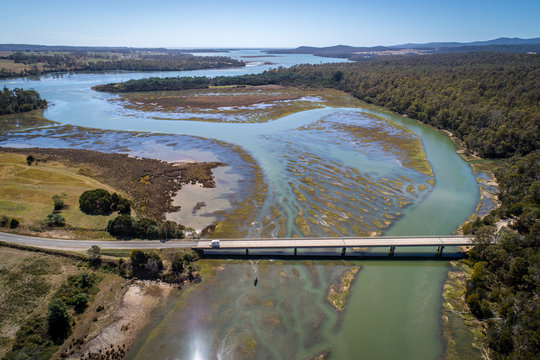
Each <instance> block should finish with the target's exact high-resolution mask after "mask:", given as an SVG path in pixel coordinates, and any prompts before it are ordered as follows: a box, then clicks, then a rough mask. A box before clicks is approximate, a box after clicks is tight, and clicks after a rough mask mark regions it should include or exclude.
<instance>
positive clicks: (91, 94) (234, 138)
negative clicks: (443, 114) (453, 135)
mask: <svg viewBox="0 0 540 360" xmlns="http://www.w3.org/2000/svg"><path fill="white" fill-rule="evenodd" d="M228 55H233V56H235V57H237V58H243V59H246V58H244V56H262V55H263V53H262V52H260V51H258V50H250V51H234V52H232V53H231V54H228ZM256 59H257V62H254V63H251V64H249V66H247V67H245V68H242V69H227V70H204V71H191V72H181V73H105V74H75V75H62V76H45V77H42V78H41V79H39V80H31V79H15V80H6V81H4V82H3V83H2V84H0V85H5V86H7V87H9V88H14V87H23V88H34V89H36V90H38V91H39V92H40V93H41V95H42V97H44V98H46V99H47V100H48V101H50V102H51V106H50V107H49V109H47V110H46V111H45V113H44V116H45V117H46V118H48V119H50V120H54V121H58V122H59V123H61V125H60V126H55V127H49V128H41V129H32V130H28V131H22V132H17V133H10V134H8V135H4V136H1V137H0V145H2V146H18V147H30V146H41V147H76V148H86V149H95V150H101V151H116V152H124V153H129V154H131V155H134V156H146V157H153V158H158V159H162V160H166V161H181V160H185V159H189V160H195V161H216V160H217V161H223V162H225V163H227V164H228V166H227V167H226V168H223V169H221V170H219V173H218V174H219V176H218V178H217V185H218V188H219V189H222V190H221V191H222V192H221V193H219V194H218V195H216V194H211V195H209V198H215V199H216V206H214V207H212V206H210V207H209V209H208V211H215V210H218V208H221V210H223V211H226V209H227V207H230V206H232V204H234V203H238V202H240V201H242V200H245V196H244V195H242V189H243V188H244V187H246V188H247V187H249V184H246V183H245V179H246V177H247V176H248V175H249V174H248V173H247V172H246V170H243V169H242V166H243V165H245V163H244V162H243V160H242V159H241V157H240V156H239V155H238V153H237V152H234V151H232V150H231V149H233V148H234V146H238V147H240V148H241V149H242V151H245V152H247V153H248V154H249V155H250V156H251V157H252V158H253V159H254V161H255V162H256V165H257V166H258V167H259V168H260V169H261V170H262V174H263V178H264V183H265V184H266V186H267V188H266V196H265V197H264V202H263V203H261V204H258V205H257V206H256V207H255V210H256V215H255V218H254V219H253V221H252V222H250V223H248V224H236V227H237V231H238V234H241V235H242V236H300V237H301V236H307V235H311V236H328V235H342V236H347V235H355V234H370V233H383V234H386V235H439V234H440V235H444V234H450V233H451V232H452V231H454V230H455V229H456V228H457V227H458V226H459V225H460V224H461V223H462V222H463V221H464V220H465V219H466V218H467V217H468V216H469V215H470V214H471V213H472V212H473V211H474V208H475V206H476V204H477V203H478V200H479V193H478V185H477V183H476V179H475V177H474V175H473V174H472V171H471V169H470V167H469V166H468V165H467V164H466V163H465V162H464V161H463V160H462V159H461V158H460V157H459V156H458V155H457V154H456V152H455V148H454V146H453V144H452V142H451V141H450V139H448V138H447V137H446V136H444V135H443V134H441V133H440V132H438V131H436V130H434V129H431V128H429V127H427V126H424V125H422V124H419V123H418V122H416V121H414V120H411V119H407V118H403V117H401V116H398V115H395V114H392V113H390V112H386V111H384V110H382V109H379V108H374V107H369V106H365V107H362V108H330V107H326V108H321V109H315V110H309V111H303V112H300V113H296V114H293V115H288V116H286V117H283V118H280V119H278V120H274V121H270V122H266V123H259V124H237V123H224V122H202V121H201V122H197V121H182V120H178V119H177V120H156V119H155V118H153V117H152V116H151V115H150V114H148V113H144V112H142V111H134V110H127V109H125V108H124V107H122V105H121V104H120V103H118V102H116V101H111V100H114V99H115V98H116V97H117V96H116V95H110V94H106V93H98V92H95V91H92V90H91V89H90V87H91V86H93V85H97V84H104V83H110V82H118V81H125V80H129V79H133V78H143V77H147V76H178V75H187V76H190V75H205V76H216V75H237V74H244V73H253V72H260V71H264V70H265V69H268V68H271V67H276V66H280V65H283V66H290V65H293V64H298V63H306V62H309V63H320V62H329V61H342V60H337V59H327V58H317V57H313V56H306V55H302V56H300V55H284V56H279V57H268V58H265V57H260V58H256ZM267 62H272V63H273V64H272V65H269V64H267ZM201 118H202V119H204V114H201ZM68 125H73V126H75V127H71V126H68ZM83 127H84V128H83ZM350 127H355V128H358V127H359V128H361V129H363V130H362V131H363V132H362V134H368V135H369V139H367V138H362V137H359V136H353V135H351V133H350V132H348V131H347V129H349V128H350ZM87 128H93V129H99V130H90V129H87ZM103 130H111V131H103ZM130 131H136V132H138V133H133V132H130ZM140 132H142V133H140ZM386 138H399V139H400V144H401V143H407V144H408V143H410V142H414V141H415V140H417V139H419V140H420V141H421V145H422V147H423V151H424V152H425V156H426V159H427V161H428V162H429V164H430V166H431V169H432V173H427V172H421V171H418V169H415V168H414V167H412V166H408V165H407V159H406V154H404V153H403V151H402V149H401V147H400V146H401V145H399V146H398V145H396V143H395V142H394V143H392V142H390V143H389V142H388V140H387V139H386ZM411 186H412V188H411ZM223 189H224V190H223ZM407 189H408V190H407ZM203 215H204V216H206V217H207V218H210V221H214V220H215V219H216V218H213V217H212V216H213V214H212V213H206V214H203ZM410 251H418V250H410ZM427 251H432V249H427ZM351 265H360V266H362V268H361V270H360V272H359V273H358V275H357V280H356V281H355V282H354V284H353V286H352V288H351V295H350V298H349V300H348V303H347V307H346V309H345V310H344V311H343V312H337V311H335V310H334V309H333V308H331V307H330V306H329V305H328V304H327V302H326V300H325V296H326V292H327V290H328V288H329V286H331V284H333V283H335V281H336V279H337V278H339V276H340V274H341V273H342V272H343V271H344V270H346V269H347V268H349V267H350V266H351ZM205 266H208V268H209V273H210V274H213V275H212V276H210V277H209V279H208V280H207V281H203V283H202V284H200V285H197V286H196V287H194V289H191V290H190V291H188V292H186V293H184V294H183V295H182V296H181V298H180V299H179V301H178V302H177V303H176V304H171V305H170V306H169V308H168V309H166V310H165V311H164V312H163V313H162V315H161V316H160V317H159V318H158V319H156V321H155V322H154V324H153V325H152V327H150V328H148V329H147V331H146V335H145V337H144V338H142V339H141V341H140V343H139V344H138V346H137V347H136V350H135V351H133V352H132V353H131V354H130V356H131V357H132V358H140V359H144V358H148V356H149V355H150V354H154V355H155V354H156V352H158V353H159V354H160V356H159V357H160V358H170V359H176V358H179V359H215V358H218V359H235V358H261V359H263V358H268V359H284V358H288V359H296V358H298V359H303V358H310V357H313V356H316V355H321V354H326V355H327V356H329V357H330V358H332V359H358V358H366V359H375V358H376V359H395V358H400V359H436V358H439V357H440V356H441V355H442V354H443V352H444V343H443V340H442V337H441V321H440V318H441V316H440V311H441V289H442V285H443V282H444V280H445V277H446V273H447V271H448V264H447V263H446V262H440V261H405V262H400V261H358V262H354V263H343V262H341V261H335V262H328V261H325V262H320V263H317V262H315V263H307V262H302V261H294V262H293V261H291V262H285V263H283V262H268V261H266V262H264V261H263V262H260V263H258V264H254V263H253V262H246V261H239V262H209V263H208V264H207V265H205ZM255 276H258V278H259V281H260V284H259V285H258V286H257V287H254V286H253V278H254V277H255Z"/></svg>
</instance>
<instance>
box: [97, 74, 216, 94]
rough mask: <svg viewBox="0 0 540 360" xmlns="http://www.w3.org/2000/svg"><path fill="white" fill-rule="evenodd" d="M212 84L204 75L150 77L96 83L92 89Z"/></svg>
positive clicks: (165, 88)
mask: <svg viewBox="0 0 540 360" xmlns="http://www.w3.org/2000/svg"><path fill="white" fill-rule="evenodd" d="M210 84H211V79H209V78H207V77H204V76H196V77H166V78H158V77H150V78H145V79H140V80H129V81H125V82H122V83H112V84H106V85H96V86H94V87H92V89H94V90H97V91H108V92H134V91H156V90H160V91H169V90H189V89H205V88H207V87H208V86H209V85H210Z"/></svg>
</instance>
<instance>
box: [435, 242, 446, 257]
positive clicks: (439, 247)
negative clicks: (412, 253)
mask: <svg viewBox="0 0 540 360" xmlns="http://www.w3.org/2000/svg"><path fill="white" fill-rule="evenodd" d="M443 249H444V245H440V246H437V252H436V253H435V257H442V252H443Z"/></svg>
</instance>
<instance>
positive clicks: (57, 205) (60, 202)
mask: <svg viewBox="0 0 540 360" xmlns="http://www.w3.org/2000/svg"><path fill="white" fill-rule="evenodd" d="M65 196H66V194H62V195H58V194H55V195H53V196H52V200H53V202H54V210H56V211H58V210H62V209H63V208H64V207H65V206H66V204H65V203H64V197H65Z"/></svg>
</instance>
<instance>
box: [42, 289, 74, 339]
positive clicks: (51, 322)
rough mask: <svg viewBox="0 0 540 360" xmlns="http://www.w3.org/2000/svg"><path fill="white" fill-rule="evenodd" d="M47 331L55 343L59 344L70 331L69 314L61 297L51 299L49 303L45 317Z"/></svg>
mask: <svg viewBox="0 0 540 360" xmlns="http://www.w3.org/2000/svg"><path fill="white" fill-rule="evenodd" d="M47 323H48V332H49V335H50V336H51V339H52V340H53V341H54V343H55V344H57V345H59V344H61V343H62V342H63V341H64V339H66V338H67V337H68V336H69V334H70V333H71V316H70V315H69V313H68V311H67V306H66V303H65V302H63V301H62V300H61V299H53V300H52V301H51V303H50V304H49V315H48V317H47Z"/></svg>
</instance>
